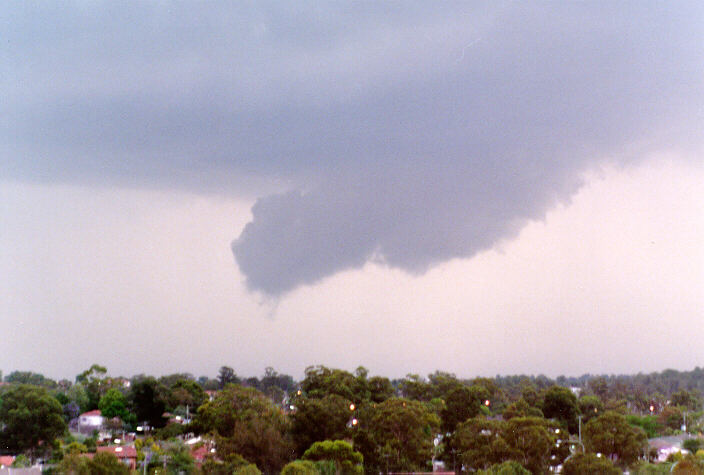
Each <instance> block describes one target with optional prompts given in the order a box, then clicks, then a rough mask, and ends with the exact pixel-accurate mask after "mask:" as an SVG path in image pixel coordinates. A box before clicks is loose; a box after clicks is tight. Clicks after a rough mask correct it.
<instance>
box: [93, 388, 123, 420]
mask: <svg viewBox="0 0 704 475" xmlns="http://www.w3.org/2000/svg"><path fill="white" fill-rule="evenodd" d="M98 409H100V415H102V416H103V417H106V418H108V419H112V418H113V417H119V418H120V419H122V420H123V421H127V420H128V419H130V412H129V411H128V410H127V398H126V397H125V395H124V394H122V393H121V392H120V391H118V390H117V389H115V388H112V389H109V390H108V392H106V393H105V394H104V395H103V397H101V398H100V402H98Z"/></svg>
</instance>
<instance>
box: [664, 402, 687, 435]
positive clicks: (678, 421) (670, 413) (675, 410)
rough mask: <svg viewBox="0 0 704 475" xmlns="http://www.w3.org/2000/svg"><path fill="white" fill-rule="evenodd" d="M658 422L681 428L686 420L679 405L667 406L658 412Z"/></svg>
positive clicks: (671, 427)
mask: <svg viewBox="0 0 704 475" xmlns="http://www.w3.org/2000/svg"><path fill="white" fill-rule="evenodd" d="M658 422H659V423H660V424H662V425H663V426H665V427H668V428H670V429H673V430H679V428H680V427H681V426H682V424H683V422H684V416H683V415H682V411H681V410H680V408H679V407H674V406H665V407H663V408H662V411H660V414H658Z"/></svg>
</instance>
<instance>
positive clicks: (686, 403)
mask: <svg viewBox="0 0 704 475" xmlns="http://www.w3.org/2000/svg"><path fill="white" fill-rule="evenodd" d="M670 400H671V401H672V404H674V405H675V406H680V407H683V408H685V409H687V410H690V411H696V410H698V409H701V402H700V401H701V395H700V394H699V393H698V392H697V391H687V390H686V389H682V390H680V391H677V392H675V393H672V395H671V396H670Z"/></svg>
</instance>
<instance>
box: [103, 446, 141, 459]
mask: <svg viewBox="0 0 704 475" xmlns="http://www.w3.org/2000/svg"><path fill="white" fill-rule="evenodd" d="M97 450H98V452H110V453H111V454H113V455H115V456H117V458H120V459H132V458H137V449H136V448H134V447H130V446H117V445H112V446H110V447H98V448H97Z"/></svg>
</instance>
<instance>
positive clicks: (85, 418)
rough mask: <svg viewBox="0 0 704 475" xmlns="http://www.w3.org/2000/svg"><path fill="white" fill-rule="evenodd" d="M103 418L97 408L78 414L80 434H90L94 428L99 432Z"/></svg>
mask: <svg viewBox="0 0 704 475" xmlns="http://www.w3.org/2000/svg"><path fill="white" fill-rule="evenodd" d="M104 422H105V418H104V417H103V416H102V415H101V413H100V411H99V410H98V409H96V410H94V411H88V412H84V413H83V414H81V415H80V416H78V431H79V432H80V433H82V434H91V433H92V432H93V431H94V430H97V431H98V432H100V430H101V429H102V427H103V423H104Z"/></svg>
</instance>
